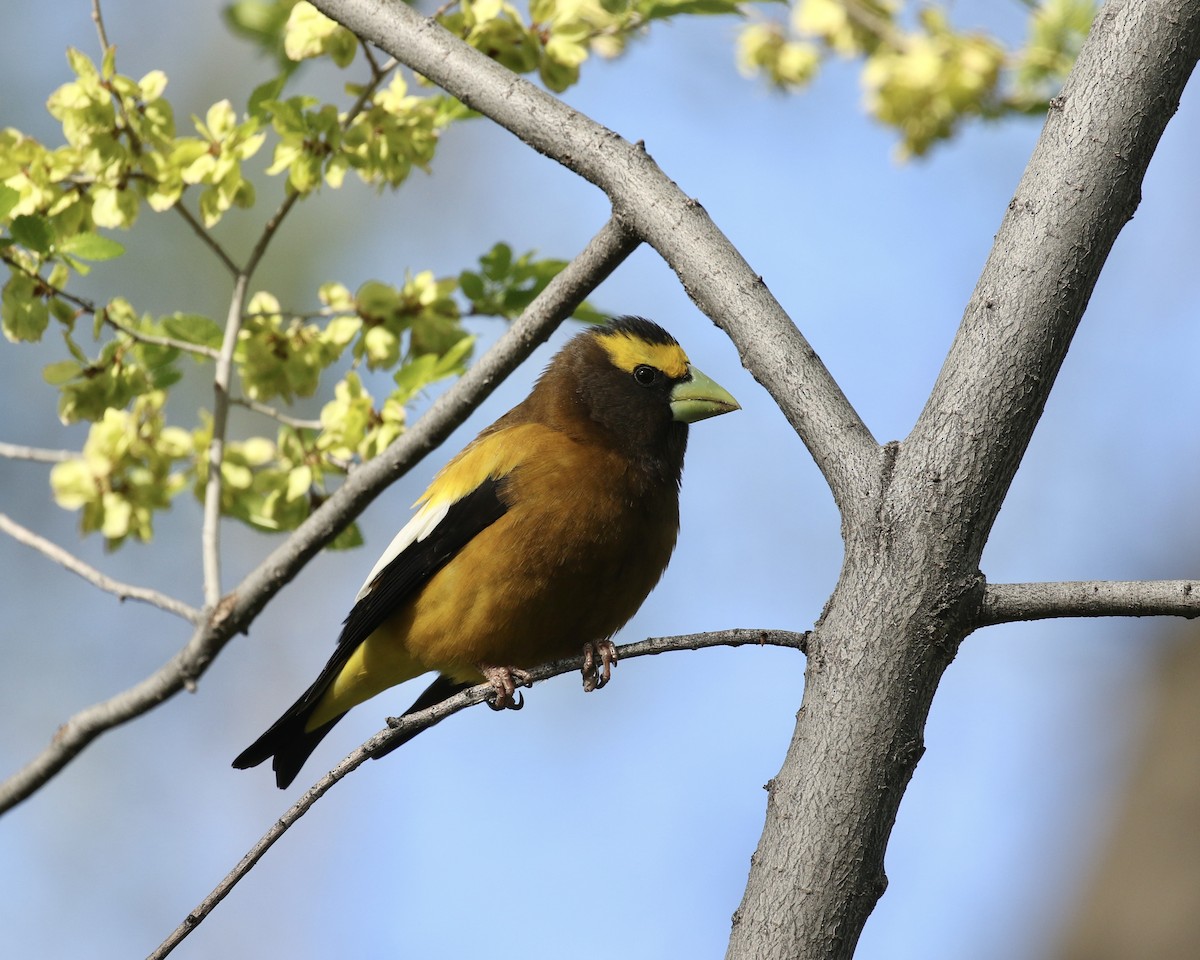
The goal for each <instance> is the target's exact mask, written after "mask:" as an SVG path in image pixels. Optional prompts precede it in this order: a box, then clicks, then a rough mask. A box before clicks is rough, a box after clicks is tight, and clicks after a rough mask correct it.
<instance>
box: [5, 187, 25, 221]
mask: <svg viewBox="0 0 1200 960" xmlns="http://www.w3.org/2000/svg"><path fill="white" fill-rule="evenodd" d="M20 201H21V194H20V193H18V192H17V191H16V190H14V189H13V188H12V187H10V186H7V185H6V184H3V183H0V220H3V219H4V218H6V217H7V216H8V214H9V211H11V210H12V208H13V207H15V206H16V205H17V204H18V203H20Z"/></svg>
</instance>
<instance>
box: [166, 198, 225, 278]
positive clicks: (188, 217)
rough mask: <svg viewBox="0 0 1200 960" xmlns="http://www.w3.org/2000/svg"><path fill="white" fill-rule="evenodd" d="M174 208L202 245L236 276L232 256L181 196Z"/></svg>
mask: <svg viewBox="0 0 1200 960" xmlns="http://www.w3.org/2000/svg"><path fill="white" fill-rule="evenodd" d="M175 210H176V212H177V213H178V214H179V215H180V216H181V217H183V219H184V222H185V223H186V224H187V225H188V226H189V227H191V228H192V232H193V233H195V234H196V236H197V237H199V238H200V239H201V241H202V242H203V243H204V245H205V246H206V247H208V249H209V250H211V251H212V252H213V253H214V254H216V256H217V259H218V260H220V261H221V263H223V264H224V265H225V269H226V270H228V271H229V272H230V273H231V274H233V276H235V277H236V276H237V275H238V273H239V272H240V271H239V270H238V265H237V264H236V263H234V262H233V258H232V257H231V256H229V254H228V253H226V252H225V248H224V247H222V246H221V245H220V244H219V243H218V242H217V238H216V237H214V236H213V235H212V234H211V233H209V232H208V230H207V229H206V228H205V226H204V224H202V223H201V222H200V221H199V220H197V219H196V217H195V215H194V214H193V213H192V211H191V210H189V209H188V208H187V207H186V206H184V203H183V198H182V197H180V198H179V199H178V200H177V201H176V202H175Z"/></svg>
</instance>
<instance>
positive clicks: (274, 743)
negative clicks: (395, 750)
mask: <svg viewBox="0 0 1200 960" xmlns="http://www.w3.org/2000/svg"><path fill="white" fill-rule="evenodd" d="M318 699H319V697H314V696H312V691H311V690H309V691H306V692H305V694H304V696H302V697H301V698H300V699H299V700H297V701H296V702H295V703H293V704H292V705H291V706H290V707H289V708H288V709H287V711H286V712H285V713H284V715H283V716H282V717H280V718H279V719H278V720H276V721H275V722H274V723H273V724H271V728H270V729H269V730H268V731H267V732H266V733H264V734H263V735H262V736H261V737H259V738H258V739H257V740H255V741H254V742H253V743H252V744H250V746H248V747H247V748H246V749H245V750H243V751H242V752H241V753H239V754H238V755H237V759H235V760H234V761H233V765H234V766H235V767H236V768H237V769H239V770H246V769H249V768H250V767H257V766H258V765H259V764H260V763H262V762H263V761H264V760H266V759H267V758H268V757H274V758H275V759H274V760H273V761H272V763H271V769H272V770H274V771H275V784H276V785H277V786H278V787H279V789H280V790H284V789H286V788H287V787H288V786H290V785H291V782H292V781H293V780H295V779H296V774H298V773H299V772H300V768H301V767H302V766H304V762H305V761H306V760H307V759H308V758H309V755H310V754H311V753H312V752H313V751H314V750H316V749H317V744H318V743H320V742H321V741H322V740H323V739H324V738H325V734H327V733H328V732H329V731H330V730H332V729H333V728H334V725H335V724H336V723H337V722H338V721H339V720H341V719H342V717H344V716H345V714H342V715H341V716H337V717H334V718H333V719H332V720H330V721H329V722H328V723H327V724H325V725H324V726H321V727H317V728H316V729H315V730H305V729H304V725H305V723H307V722H308V718H309V717H310V716H311V715H312V711H313V707H314V706H316V701H317V700H318Z"/></svg>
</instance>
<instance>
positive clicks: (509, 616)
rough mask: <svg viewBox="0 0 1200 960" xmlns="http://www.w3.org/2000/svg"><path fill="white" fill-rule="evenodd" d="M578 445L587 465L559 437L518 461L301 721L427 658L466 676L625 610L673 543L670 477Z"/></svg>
mask: <svg viewBox="0 0 1200 960" xmlns="http://www.w3.org/2000/svg"><path fill="white" fill-rule="evenodd" d="M571 452H572V451H567V452H566V453H568V454H569V453H571ZM578 454H579V455H580V456H584V455H586V456H587V457H588V458H589V464H590V465H591V467H592V468H591V469H582V470H581V469H572V468H571V464H570V463H569V462H567V463H564V451H562V450H561V449H559V450H556V456H555V458H554V459H553V460H551V459H550V458H549V457H544V458H539V457H532V458H530V459H528V460H526V461H523V463H522V465H521V466H520V467H519V468H518V469H517V470H515V471H514V472H513V473H512V475H511V476H510V477H509V479H508V482H509V488H508V490H507V492H506V496H507V497H508V499H509V502H510V506H509V509H508V511H507V512H506V513H505V514H504V515H503V516H502V517H501V518H500V519H499V520H497V521H496V522H495V523H493V524H492V525H491V526H489V527H487V528H486V529H484V530H483V531H481V532H480V533H479V534H477V535H476V536H475V537H474V538H473V539H472V540H471V541H470V542H469V543H468V544H467V545H466V546H465V547H463V549H462V550H461V551H460V552H459V553H458V554H457V555H456V556H455V557H454V558H453V559H452V560H451V561H450V562H449V563H448V564H447V565H446V566H445V567H443V568H442V569H441V570H440V571H439V572H438V573H436V574H435V575H434V576H433V577H432V578H431V579H430V580H429V581H428V583H426V584H425V586H424V587H423V588H422V589H421V590H420V591H419V592H418V593H417V594H416V595H415V596H414V598H413V599H412V600H411V601H410V602H409V603H408V604H406V605H405V606H404V607H402V608H401V609H400V610H398V611H397V612H396V614H395V615H394V616H392V617H391V618H390V619H389V620H387V621H386V622H385V623H384V624H383V625H382V626H381V627H380V628H379V629H378V630H376V631H375V632H374V633H372V634H371V636H370V637H368V638H367V640H366V641H365V642H364V643H363V644H362V645H361V646H360V647H359V648H358V650H356V651H355V652H354V654H353V655H352V656H351V657H350V659H349V661H348V662H347V664H346V666H345V667H344V668H343V670H342V671H341V673H340V674H339V675H338V677H337V678H336V680H335V681H334V683H333V684H332V685H331V686H330V688H329V690H328V691H327V692H326V694H325V695H324V696H323V697H322V699H321V702H320V704H319V705H318V707H317V709H316V711H315V712H314V714H313V716H312V717H311V718H310V720H309V722H308V724H307V726H308V728H309V729H315V728H316V727H317V726H320V725H321V724H323V723H325V722H328V720H330V719H332V718H333V717H335V716H339V715H340V714H342V713H344V712H345V711H346V710H349V709H350V708H351V707H352V706H354V705H356V704H358V703H361V702H363V701H364V700H366V699H368V698H369V697H372V696H374V695H375V694H377V693H379V692H381V691H383V690H385V689H387V688H388V687H391V686H394V685H395V684H398V683H402V682H403V681H405V680H409V679H411V678H413V677H416V676H419V675H420V674H422V673H425V672H427V671H430V670H436V671H438V672H440V673H442V674H445V675H446V676H449V677H451V678H452V679H454V680H457V681H462V682H476V681H478V680H481V679H482V675H481V673H480V672H479V666H480V665H486V666H512V667H530V666H534V665H536V664H538V663H542V662H544V661H546V660H551V659H555V658H557V657H562V656H567V655H569V654H571V653H575V652H578V651H579V650H580V649H581V647H582V645H583V644H584V643H587V642H589V641H596V640H601V639H605V638H607V637H609V636H611V635H612V634H613V633H615V632H616V631H617V630H618V629H619V628H620V627H621V626H622V625H623V624H624V623H625V622H626V621H627V620H628V619H629V618H630V617H631V616H633V614H634V613H635V612H636V610H637V608H638V607H639V606H640V605H641V603H642V601H643V600H644V599H645V598H646V595H647V594H648V593H649V592H650V590H651V589H652V588H653V587H654V585H655V583H657V582H658V579H659V578H660V577H661V575H662V572H663V570H664V569H665V567H666V564H667V561H668V560H669V558H670V555H671V551H672V550H673V549H674V546H675V538H676V534H677V531H678V501H677V496H676V492H675V487H674V485H673V484H671V485H670V486H669V488H668V489H665V490H658V489H655V490H654V491H653V492H652V493H641V492H636V491H635V490H634V489H633V487H632V486H631V484H630V483H627V482H626V483H623V482H620V481H621V480H622V479H627V478H626V477H625V475H624V471H623V469H622V467H623V465H622V464H619V463H617V462H614V463H612V464H608V465H605V464H599V466H600V467H601V468H602V469H595V467H596V466H597V464H596V463H595V460H596V453H595V451H588V452H586V453H585V452H584V451H582V450H580V451H579V452H578ZM614 461H615V458H614ZM604 467H608V469H603V468H604ZM600 477H605V478H607V482H601V480H600ZM614 477H616V478H617V481H618V482H615V483H614V482H613V478H614ZM567 478H570V480H568V479H567ZM581 478H586V479H584V481H583V482H582V483H581V482H579V481H580V479H581Z"/></svg>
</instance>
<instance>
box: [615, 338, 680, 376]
mask: <svg viewBox="0 0 1200 960" xmlns="http://www.w3.org/2000/svg"><path fill="white" fill-rule="evenodd" d="M596 339H597V340H598V341H599V342H600V346H602V347H604V349H605V350H606V351H607V352H608V355H609V357H611V358H612V362H613V365H614V366H616V367H617V369H618V370H624V371H625V372H626V373H632V372H633V369H634V367H636V366H638V365H639V364H643V363H646V364H649V365H650V366H652V367H654V368H655V369H656V370H661V371H662V372H663V373H664V374H666V375H667V376H668V377H670V378H671V379H672V380H677V379H679V378H681V377H684V376H686V375H687V371H688V358H687V354H686V353H684V352H683V347H681V346H679V345H678V344H675V343H647V342H646V341H645V340H643V339H641V337H636V336H634V335H633V334H630V333H625V332H623V331H619V332H616V333H602V334H600V335H599V336H597V337H596Z"/></svg>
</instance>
